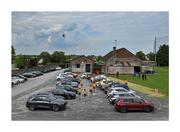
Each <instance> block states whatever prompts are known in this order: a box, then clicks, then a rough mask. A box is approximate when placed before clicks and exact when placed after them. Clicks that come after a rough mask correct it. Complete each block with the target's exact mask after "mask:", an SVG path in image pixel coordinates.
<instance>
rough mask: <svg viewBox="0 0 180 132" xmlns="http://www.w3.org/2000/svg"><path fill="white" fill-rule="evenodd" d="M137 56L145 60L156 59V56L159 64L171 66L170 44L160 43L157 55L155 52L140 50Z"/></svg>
mask: <svg viewBox="0 0 180 132" xmlns="http://www.w3.org/2000/svg"><path fill="white" fill-rule="evenodd" d="M136 56H137V57H138V58H139V59H141V60H143V61H147V60H148V61H155V58H156V62H157V66H169V45H166V44H163V45H160V47H159V49H158V51H157V53H156V57H155V53H153V52H150V53H148V54H145V53H143V51H138V52H137V53H136Z"/></svg>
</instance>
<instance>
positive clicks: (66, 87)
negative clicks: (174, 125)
mask: <svg viewBox="0 0 180 132" xmlns="http://www.w3.org/2000/svg"><path fill="white" fill-rule="evenodd" d="M56 89H65V90H67V91H70V92H74V93H76V94H77V89H75V88H73V87H72V86H71V85H57V86H56Z"/></svg>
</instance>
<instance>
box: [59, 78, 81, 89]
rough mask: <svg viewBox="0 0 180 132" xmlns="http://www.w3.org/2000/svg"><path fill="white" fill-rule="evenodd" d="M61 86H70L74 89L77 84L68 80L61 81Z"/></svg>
mask: <svg viewBox="0 0 180 132" xmlns="http://www.w3.org/2000/svg"><path fill="white" fill-rule="evenodd" d="M61 84H62V85H71V86H72V87H74V88H77V87H78V83H77V82H73V81H71V80H69V79H61Z"/></svg>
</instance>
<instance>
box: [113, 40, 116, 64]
mask: <svg viewBox="0 0 180 132" xmlns="http://www.w3.org/2000/svg"><path fill="white" fill-rule="evenodd" d="M116 45H117V40H115V45H114V47H113V63H114V64H115V62H116Z"/></svg>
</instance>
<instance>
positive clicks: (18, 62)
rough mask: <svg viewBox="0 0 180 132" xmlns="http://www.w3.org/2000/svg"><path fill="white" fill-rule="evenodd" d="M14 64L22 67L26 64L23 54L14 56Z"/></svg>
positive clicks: (26, 60)
mask: <svg viewBox="0 0 180 132" xmlns="http://www.w3.org/2000/svg"><path fill="white" fill-rule="evenodd" d="M15 64H16V67H17V68H20V69H24V68H25V67H27V65H28V59H27V57H26V56H25V55H18V56H17V57H16V58H15Z"/></svg>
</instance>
